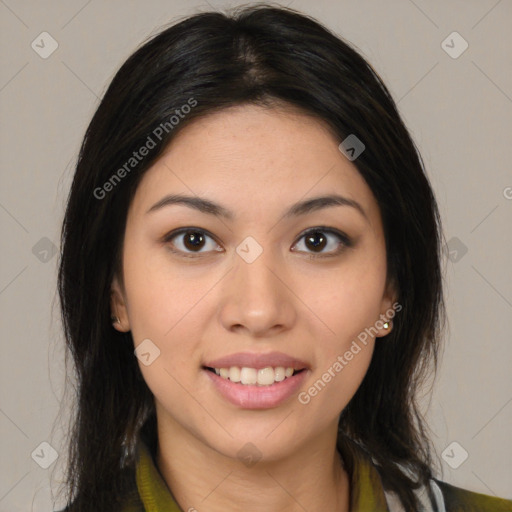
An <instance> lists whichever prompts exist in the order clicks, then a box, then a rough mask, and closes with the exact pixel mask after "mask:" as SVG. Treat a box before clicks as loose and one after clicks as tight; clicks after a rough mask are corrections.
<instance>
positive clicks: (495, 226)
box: [0, 0, 512, 512]
mask: <svg viewBox="0 0 512 512" xmlns="http://www.w3.org/2000/svg"><path fill="white" fill-rule="evenodd" d="M240 3H241V2H240ZM282 3H283V5H286V4H288V5H290V6H291V7H293V8H295V9H298V10H301V11H303V12H305V13H308V14H310V15H312V16H314V17H316V18H317V19H319V20H320V21H323V22H324V23H326V24H327V25H328V26H329V27H330V28H331V29H333V30H334V31H335V32H337V33H338V34H339V35H341V36H342V37H344V38H346V39H348V40H349V41H351V42H352V43H354V44H355V45H356V46H357V47H358V48H359V49H360V50H361V52H362V53H363V55H364V56H365V57H366V58H367V59H368V60H369V61H370V62H371V63H372V65H373V66H374V67H375V68H376V70H377V71H378V72H379V73H380V75H381V76H382V78H383V79H384V81H385V83H386V84H387V85H388V86H389V88H390V90H391V93H392V94H393V96H394V98H395V100H396V101H397V102H398V107H399V109H400V112H401V114H402V115H403V117H404V119H405V122H406V124H407V125H408V127H409V129H410V131H411V133H412V135H413V138H414V139H415V141H416V143H417V144H418V146H419V149H420V151H421V153H422V156H423V158H424V160H425V164H426V167H427V169H428V174H429V176H430V178H431V181H432V183H433V186H434V188H435V192H436V194H437V198H438V200H439V203H440V208H441V213H442V217H443V221H444V227H445V235H446V240H447V241H448V246H449V249H450V251H451V253H450V254H451V256H450V259H449V260H447V261H446V264H445V267H446V292H447V305H448V318H449V324H450V330H449V331H448V332H447V333H446V349H445V352H444V357H443V359H442V364H441V366H440V370H439V374H438V378H437V381H436V383H435V385H434V392H433V396H432V398H431V399H430V400H429V399H428V398H425V400H424V402H425V406H429V412H428V419H429V424H430V427H431V430H432V437H433V440H434V443H435V446H436V450H437V452H438V455H439V457H440V458H439V461H440V469H441V470H442V477H443V478H444V479H445V480H447V481H448V482H451V483H453V484H455V485H459V486H462V487H466V488H469V489H472V490H475V491H479V492H483V493H486V494H496V495H501V496H504V497H508V498H512V487H511V482H512V468H511V463H510V461H511V460H512V438H511V436H510V426H511V419H512V403H511V402H512V386H511V371H510V367H511V355H512V343H511V341H512V336H511V333H510V331H511V329H510V325H509V323H510V319H511V318H512V315H511V313H512V276H511V272H510V263H511V252H512V251H511V249H512V229H511V228H510V226H511V224H512V172H511V164H510V156H511V151H510V141H509V137H510V134H511V127H512V122H511V121H512V73H511V63H512V55H511V53H512V36H511V32H512V31H511V30H510V29H511V27H512V2H510V1H509V0H501V1H496V0H481V1H462V0H457V1H455V0H452V1H449V2H446V1H441V0H436V1H428V2H427V1H426V0H414V1H412V0H394V1H391V2H379V1H376V0H374V1H369V0H366V1H334V0H317V1H315V2H307V1H304V0H302V1H301V0H295V1H293V2H290V1H289V0H288V1H287V2H282ZM210 4H211V5H212V6H214V7H216V8H218V7H227V6H233V5H239V2H231V3H228V2H221V1H219V2H215V1H213V0H211V1H210ZM209 8H210V7H209V5H208V4H207V3H206V2H198V1H197V2H196V1H191V2H185V1H172V2H171V1H165V0H145V1H140V0H139V1H135V0H131V1H120V0H110V1H103V2H101V1H99V0H90V1H87V0H74V1H67V2H57V1H55V0H52V1H46V2H35V1H28V0H27V1H23V0H0V16H1V21H0V34H1V36H0V37H1V42H2V47H1V56H2V66H1V70H0V115H1V120H2V122H1V126H0V130H1V147H0V159H1V169H2V170H1V188H0V229H1V240H2V252H1V256H0V258H1V259H0V263H1V267H0V308H1V312H2V324H1V339H2V357H1V358H0V364H1V389H0V429H1V430H0V431H1V434H2V435H1V443H2V444H1V449H2V452H1V454H2V456H1V457H0V482H1V483H0V511H9V512H13V511H17V510H20V511H21V510H23V511H27V510H34V511H35V510H37V511H42V510H50V509H51V505H50V501H49V489H50V482H51V480H52V481H53V483H52V484H51V485H52V486H53V488H54V489H55V488H56V486H57V484H58V481H59V479H60V478H61V471H62V467H63V464H64V463H65V454H64V451H63V445H62V425H61V423H59V421H57V420H56V418H57V417H58V413H59V403H60V402H61V401H62V399H63V392H64V388H65V386H64V351H63V340H62V334H61V330H60V322H59V318H58V303H57V302H56V295H55V292H56V286H55V280H56V264H57V259H58V257H57V255H56V254H53V253H52V248H53V246H58V244H59V229H60V222H61V220H62V215H63V209H64V205H65V200H66V195H67V191H68V188H69V184H70V180H71V176H72V173H73V164H74V162H75V159H76V155H77V151H78V148H79V144H80V142H81V139H82V137H83V134H84V130H85V128H86V125H87V123H88V122H89V120H90V118H91V116H92V114H93V112H94V110H95V108H96V107H97V105H98V101H99V100H98V98H99V97H101V95H102V94H103V92H104V91H105V88H106V86H107V85H108V83H109V82H110V80H111V79H112V77H113V75H114V73H115V71H116V70H117V68H118V67H119V66H120V65H121V63H122V62H123V61H124V60H125V59H126V58H127V57H128V56H129V55H130V54H131V53H132V51H133V50H134V49H135V48H136V47H137V46H138V45H139V44H140V43H141V41H142V40H144V39H145V38H146V37H147V36H148V35H149V34H150V33H153V32H155V31H157V30H158V29H159V27H161V26H162V25H164V24H165V25H166V24H168V23H170V22H172V21H173V20H174V19H176V17H178V16H182V15H187V14H192V13H195V12H198V11H201V10H208V9H209ZM44 31H46V32H48V33H49V34H51V36H52V37H53V38H54V39H55V40H56V41H57V43H58V48H57V50H56V51H55V52H54V53H53V54H51V55H50V56H49V57H48V58H46V59H43V58H42V57H41V56H40V54H39V53H36V51H35V50H34V49H33V48H32V47H31V43H32V42H33V41H35V43H34V44H39V46H40V47H42V46H43V45H44V47H45V49H46V50H48V48H50V46H49V40H48V39H45V40H44V41H45V42H44V43H41V38H42V36H40V34H41V33H42V32H44ZM453 31H457V32H458V33H459V34H460V35H461V36H462V37H463V38H464V40H465V41H467V43H468V44H469V47H468V48H467V50H466V51H465V52H464V53H462V54H461V55H460V56H458V57H457V58H452V56H450V55H449V54H448V53H447V51H449V52H452V55H454V54H458V53H459V52H460V50H461V49H462V48H463V46H462V41H461V40H460V39H456V38H455V39H454V38H453V37H451V38H448V39H447V40H446V38H447V37H448V36H449V35H450V34H451V33H452V32H453ZM44 37H47V36H44ZM445 40H446V42H445V43H444V44H442V43H443V41H445ZM452 41H453V42H452ZM446 45H448V47H447V46H446ZM450 46H451V47H452V48H449V47H450ZM38 50H39V51H42V48H41V49H39V48H38ZM445 50H447V51H445ZM466 249H467V253H464V251H465V250H466ZM63 414H64V415H65V407H64V412H63ZM60 422H62V420H60ZM42 442H47V443H49V444H50V445H51V446H52V447H53V449H55V450H56V452H57V454H59V457H58V458H57V461H56V462H53V463H52V464H51V465H50V466H49V468H48V469H44V468H42V467H40V464H41V463H43V464H44V462H45V461H46V462H47V463H48V462H50V461H51V458H50V457H51V454H52V451H51V448H49V447H48V446H47V445H43V446H42V447H41V446H40V444H41V443H42ZM453 442H456V443H458V444H457V445H451V446H450V444H451V443H453ZM447 447H448V449H447V450H446V448H447ZM462 450H465V451H466V452H467V453H468V455H469V456H468V458H467V460H465V461H464V462H463V463H462V464H460V466H459V467H458V468H456V469H454V468H453V467H452V466H456V465H457V464H459V463H460V462H461V460H462V458H463V456H464V453H465V452H464V451H462ZM443 453H444V457H443V456H442V454H443ZM32 454H34V455H32ZM37 454H39V455H37ZM36 461H38V462H36ZM312 512H313V511H312Z"/></svg>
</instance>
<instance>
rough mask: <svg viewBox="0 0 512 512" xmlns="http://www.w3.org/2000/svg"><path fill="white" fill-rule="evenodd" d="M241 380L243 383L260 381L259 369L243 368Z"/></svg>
mask: <svg viewBox="0 0 512 512" xmlns="http://www.w3.org/2000/svg"><path fill="white" fill-rule="evenodd" d="M221 371H222V370H221ZM240 382H241V383H242V384H256V382H258V372H257V370H255V369H254V368H242V369H241V370H240Z"/></svg>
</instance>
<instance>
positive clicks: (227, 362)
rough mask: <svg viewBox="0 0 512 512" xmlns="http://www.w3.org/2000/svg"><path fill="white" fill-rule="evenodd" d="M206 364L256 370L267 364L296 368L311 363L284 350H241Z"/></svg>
mask: <svg viewBox="0 0 512 512" xmlns="http://www.w3.org/2000/svg"><path fill="white" fill-rule="evenodd" d="M204 366H206V367H208V368H231V366H238V367H239V368H242V367H246V368H255V369H256V370H259V369H261V368H266V367H267V366H272V367H273V368H276V367H277V366H283V367H284V368H293V369H294V370H302V369H304V368H309V365H308V364H307V363H305V362H304V361H301V360H300V359H296V358H294V357H290V356H288V355H286V354H283V353H282V352H269V353H267V354H251V353H249V352H239V353H237V354H231V355H229V356H225V357H221V358H220V359H215V360H214V361H209V362H207V363H205V365H204ZM283 382H284V381H283Z"/></svg>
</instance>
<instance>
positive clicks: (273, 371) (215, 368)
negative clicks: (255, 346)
mask: <svg viewBox="0 0 512 512" xmlns="http://www.w3.org/2000/svg"><path fill="white" fill-rule="evenodd" d="M203 370H204V373H205V375H206V376H207V377H208V379H209V381H210V382H211V383H212V384H213V388H214V389H215V390H216V391H217V392H218V393H219V394H220V395H221V396H222V397H223V398H224V399H225V400H227V401H228V402H230V403H231V404H233V405H236V406H238V407H240V408H243V409H269V408H274V407H278V406H279V405H281V404H282V403H284V402H285V401H286V400H287V399H289V398H290V397H291V396H292V395H293V394H294V393H296V392H297V390H298V389H299V387H301V385H302V383H303V382H304V380H305V379H306V377H307V375H308V373H309V372H308V370H309V365H308V364H307V363H306V362H304V361H302V360H300V359H297V358H294V357H291V356H288V355H287V354H283V353H282V352H270V353H267V354H251V353H247V352H244V353H238V354H232V355H230V356H226V357H221V358H219V359H215V360H212V361H208V362H207V363H206V364H205V365H203ZM226 372H227V373H226ZM244 372H246V373H247V375H248V377H247V378H246V377H245V376H244ZM278 373H279V376H278ZM221 374H222V375H221ZM267 374H268V375H267ZM281 374H282V375H281ZM233 375H235V376H236V377H235V378H233ZM251 375H252V378H251ZM256 375H257V377H256ZM262 376H263V382H262V381H261V378H262ZM240 380H241V382H240ZM256 381H257V382H256ZM251 384H253V385H251Z"/></svg>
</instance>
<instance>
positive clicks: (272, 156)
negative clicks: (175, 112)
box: [133, 105, 378, 215]
mask: <svg viewBox="0 0 512 512" xmlns="http://www.w3.org/2000/svg"><path fill="white" fill-rule="evenodd" d="M340 142H341V141H340V140H338V139H337V138H336V136H335V135H334V134H333V132H332V131H331V130H330V129H329V127H328V126H327V125H326V123H324V122H323V121H321V120H319V119H317V118H315V117H313V116H310V115H307V114H304V113H301V112H299V111H297V110H291V109H282V108H266V107H265V108H264V107H260V106H255V105H243V106H237V107H231V108H227V109H224V110H221V111H219V112H215V113H213V114H209V115H207V116H204V117H201V118H198V119H196V120H194V121H193V122H192V123H190V124H189V125H188V126H186V127H185V128H183V130H181V131H179V132H178V133H177V135H176V136H175V138H174V139H173V140H172V141H171V143H170V144H169V146H168V147H167V148H166V150H165V152H164V154H163V155H162V156H161V157H160V159H159V160H157V161H156V162H155V164H154V165H153V166H152V167H151V168H150V169H149V170H148V171H147V172H146V174H145V176H144V177H143V179H142V180H141V183H140V184H139V188H138V190H137V193H136V196H135V198H134V203H135V204H134V205H133V206H134V207H135V208H138V207H141V208H142V207H146V206H148V204H149V203H150V202H154V201H157V200H158V199H159V198H160V197H161V196H162V195H164V194H166V193H170V192H184V193H187V194H194V195H198V196H201V197H208V198H209V199H213V200H214V201H215V202H218V203H220V204H223V205H226V206H227V207H228V208H230V209H233V210H235V211H237V210H247V209H252V210H253V212H252V213H254V211H255V210H258V208H259V209H262V208H263V209H265V208H267V207H268V206H269V205H270V204H272V205H278V204H280V205H286V204H291V203H295V202H297V201H298V200H300V199H303V198H307V197H308V196H316V195H321V194H331V193H339V194H342V195H344V196H345V197H347V198H349V199H354V200H357V201H358V202H359V203H361V204H362V206H363V207H364V208H365V210H366V211H367V212H368V213H369V214H370V215H372V214H378V211H377V210H378V208H377V205H376V202H375V199H374V197H373V194H372V192H371V190H370V189H369V187H368V186H367V184H366V182H365V181H364V179H363V178H362V176H361V175H360V174H359V171H358V170H357V168H356V167H355V166H354V164H353V163H352V162H350V161H349V160H348V159H347V158H346V157H345V156H344V155H343V154H342V153H341V152H340V151H339V149H338V145H339V143H340ZM149 206H150V205H149Z"/></svg>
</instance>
